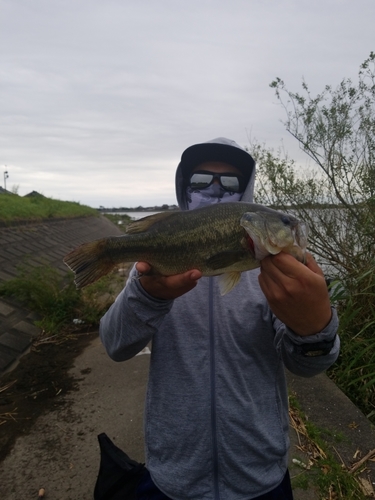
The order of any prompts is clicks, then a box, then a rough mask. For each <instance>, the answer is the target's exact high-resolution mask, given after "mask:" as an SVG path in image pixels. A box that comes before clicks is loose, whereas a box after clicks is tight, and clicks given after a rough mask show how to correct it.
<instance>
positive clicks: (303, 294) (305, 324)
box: [259, 252, 332, 336]
mask: <svg viewBox="0 0 375 500" xmlns="http://www.w3.org/2000/svg"><path fill="white" fill-rule="evenodd" d="M260 267H261V273H260V275H259V284H260V287H261V289H262V291H263V293H264V295H265V296H266V298H267V301H268V303H269V305H270V308H271V310H272V312H273V313H274V314H275V316H277V318H279V320H280V321H282V322H283V323H284V324H285V325H287V326H288V327H289V328H290V329H291V330H293V331H294V332H295V333H297V334H298V335H301V336H307V335H313V334H314V333H319V332H320V331H321V330H323V328H324V327H325V326H327V324H328V323H329V322H330V319H331V315H332V312H331V304H330V300H329V294H328V290H327V285H326V282H325V279H324V275H323V272H322V270H321V269H320V267H319V266H318V264H317V263H316V262H315V260H314V258H313V257H312V255H311V254H309V253H307V254H306V265H304V264H301V262H298V261H297V260H296V259H295V258H294V257H292V256H291V255H289V254H286V253H284V252H281V253H279V254H278V255H273V256H270V257H266V258H265V259H263V260H262V261H261V264H260Z"/></svg>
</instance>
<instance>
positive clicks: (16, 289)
mask: <svg viewBox="0 0 375 500" xmlns="http://www.w3.org/2000/svg"><path fill="white" fill-rule="evenodd" d="M122 285H123V278H121V277H120V276H116V275H113V274H111V275H108V276H105V277H104V278H102V279H101V280H99V281H97V282H96V283H94V284H92V285H90V286H88V287H86V288H85V289H84V290H77V289H76V286H75V284H74V282H73V273H69V274H68V275H67V276H61V275H60V274H59V273H58V271H57V269H55V268H53V267H51V266H49V265H45V266H40V267H34V268H30V267H28V266H27V265H23V266H19V273H18V275H17V277H16V278H13V279H11V280H9V281H7V282H5V283H3V284H1V285H0V296H10V297H15V298H16V299H17V300H19V301H20V302H21V303H23V304H25V305H26V306H27V307H28V308H29V309H31V310H32V311H33V312H35V313H36V314H37V315H38V316H39V319H38V320H36V321H35V324H36V325H37V326H38V327H39V328H41V330H42V335H43V336H51V335H64V333H66V332H67V331H69V329H71V328H72V326H73V325H74V322H73V320H76V323H77V324H79V325H81V326H82V325H83V324H84V325H85V326H93V325H97V324H98V323H99V320H100V318H101V317H102V316H103V314H104V313H105V312H106V310H107V309H108V307H109V306H110V305H111V304H112V302H113V300H114V298H115V297H116V295H117V293H118V292H119V290H120V289H121V287H122Z"/></svg>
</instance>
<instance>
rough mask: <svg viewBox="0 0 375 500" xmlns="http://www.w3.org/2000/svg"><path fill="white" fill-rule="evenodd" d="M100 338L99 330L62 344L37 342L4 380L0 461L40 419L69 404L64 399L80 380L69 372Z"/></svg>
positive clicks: (1, 387)
mask: <svg viewBox="0 0 375 500" xmlns="http://www.w3.org/2000/svg"><path fill="white" fill-rule="evenodd" d="M97 335H98V334H97V331H94V332H92V331H91V332H90V331H89V332H84V331H83V332H82V331H81V332H77V333H74V334H71V335H69V336H67V337H65V338H64V340H63V341H62V342H61V343H55V342H51V343H43V342H40V343H36V344H35V345H34V346H33V347H32V349H31V352H30V353H29V354H27V355H25V356H24V357H22V358H21V360H20V362H19V364H18V365H17V367H16V368H15V369H14V370H12V371H11V372H9V373H6V374H5V375H3V376H2V377H1V379H0V462H1V461H3V460H4V459H5V458H6V456H7V455H8V453H9V452H10V450H11V449H12V446H13V445H14V443H15V441H16V439H17V438H18V437H19V436H23V435H27V434H28V433H29V432H30V430H31V429H32V426H33V424H34V423H35V421H36V420H37V418H38V417H40V416H41V415H42V414H44V413H47V412H52V411H54V410H57V409H59V408H61V406H62V405H67V401H66V399H64V397H63V396H65V395H66V394H68V393H70V392H71V391H74V390H77V387H78V386H77V384H78V382H79V380H80V379H79V378H77V377H74V376H73V375H71V374H69V370H70V369H71V368H72V366H73V364H74V360H75V358H76V357H77V356H78V355H79V354H80V353H81V352H82V351H83V350H84V349H85V347H87V345H88V344H89V343H90V342H91V341H92V340H93V339H94V338H96V337H97ZM87 370H91V369H90V368H88V369H87ZM85 374H87V371H85V370H83V373H82V375H85Z"/></svg>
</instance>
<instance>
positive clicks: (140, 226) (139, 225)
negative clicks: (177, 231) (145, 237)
mask: <svg viewBox="0 0 375 500" xmlns="http://www.w3.org/2000/svg"><path fill="white" fill-rule="evenodd" d="M176 213H177V212H160V213H159V214H153V215H148V216H147V217H143V218H142V219H138V220H136V221H134V222H130V223H129V224H128V225H127V227H126V233H128V234H134V233H143V232H144V231H147V230H148V229H150V227H151V226H153V225H154V224H156V222H159V221H161V220H164V219H168V218H169V217H172V216H173V215H175V214H176Z"/></svg>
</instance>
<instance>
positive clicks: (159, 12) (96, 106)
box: [0, 0, 374, 206]
mask: <svg viewBox="0 0 375 500" xmlns="http://www.w3.org/2000/svg"><path fill="white" fill-rule="evenodd" d="M0 6H1V10H2V16H1V23H2V26H1V29H0V32H1V35H0V36H1V39H0V42H1V43H0V51H1V52H0V53H1V60H0V78H1V80H0V81H1V94H2V102H1V105H0V148H1V149H0V151H1V157H0V158H1V160H0V161H1V163H0V165H1V164H3V165H7V169H8V171H9V179H8V184H7V186H8V187H10V186H12V185H19V188H20V189H19V190H20V194H26V193H27V192H29V191H31V190H37V191H40V192H43V193H44V194H45V195H47V196H51V197H55V198H61V199H66V200H76V201H80V202H82V203H85V204H89V205H91V206H98V205H105V206H121V205H122V206H124V205H128V206H137V205H139V204H143V205H153V204H156V203H174V202H175V196H174V186H173V184H174V170H175V166H176V164H177V162H178V160H179V158H180V155H181V153H182V151H183V150H184V149H185V148H186V147H187V146H189V145H191V144H193V143H195V142H202V141H205V140H207V139H211V138H213V137H217V136H220V135H222V136H227V137H230V138H233V139H235V140H236V141H237V142H238V143H240V144H242V145H246V144H247V142H248V139H247V136H248V134H249V133H251V135H252V136H254V137H256V138H258V139H259V140H260V141H264V142H265V143H266V144H268V145H269V146H273V147H277V146H278V145H279V143H280V140H281V139H283V140H284V142H285V144H286V145H287V148H290V151H291V154H292V156H293V155H297V156H298V155H299V154H300V153H299V152H298V148H297V147H296V145H295V144H294V143H293V141H292V140H291V139H290V138H289V137H288V136H287V134H286V132H285V130H284V128H283V126H282V124H281V123H280V120H281V119H283V118H284V116H283V111H282V109H281V108H280V106H278V105H277V103H276V98H275V96H274V94H273V91H272V89H270V88H269V83H270V82H271V81H272V80H273V79H274V78H275V77H276V76H279V77H281V78H282V79H283V80H284V81H285V82H286V84H287V86H288V88H290V89H293V90H298V89H300V87H301V80H302V77H303V78H305V79H306V81H307V82H308V83H309V85H310V86H311V89H312V91H313V92H318V91H320V90H322V88H323V87H324V86H325V85H326V84H334V85H335V84H338V83H339V82H340V80H341V79H342V78H343V77H353V78H355V76H356V73H357V70H358V67H359V64H360V63H361V62H362V61H363V60H364V59H365V58H366V57H367V56H368V54H369V53H370V51H371V50H374V46H373V18H374V6H373V0H358V1H357V2H355V3H354V2H352V1H350V0H341V1H340V0H326V1H323V0H317V1H315V2H310V1H306V0H302V1H301V0H298V1H297V0H294V1H292V0H280V1H279V2H275V1H271V0H265V1H261V0H254V1H252V2H249V1H248V0H233V1H231V2H228V1H224V0H199V1H198V0H191V1H190V2H176V1H175V0H169V1H168V0H159V1H158V2H154V1H152V0H145V1H142V2H139V1H135V0H128V1H127V2H122V1H120V0H109V1H107V2H101V1H99V0H90V1H89V0H78V1H77V0H66V1H64V2H50V1H49V0H44V1H42V0H34V1H33V2H27V1H26V0H8V1H6V0H3V1H1V2H0ZM301 160H302V158H301ZM302 161H303V160H302ZM0 179H1V177H0Z"/></svg>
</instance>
